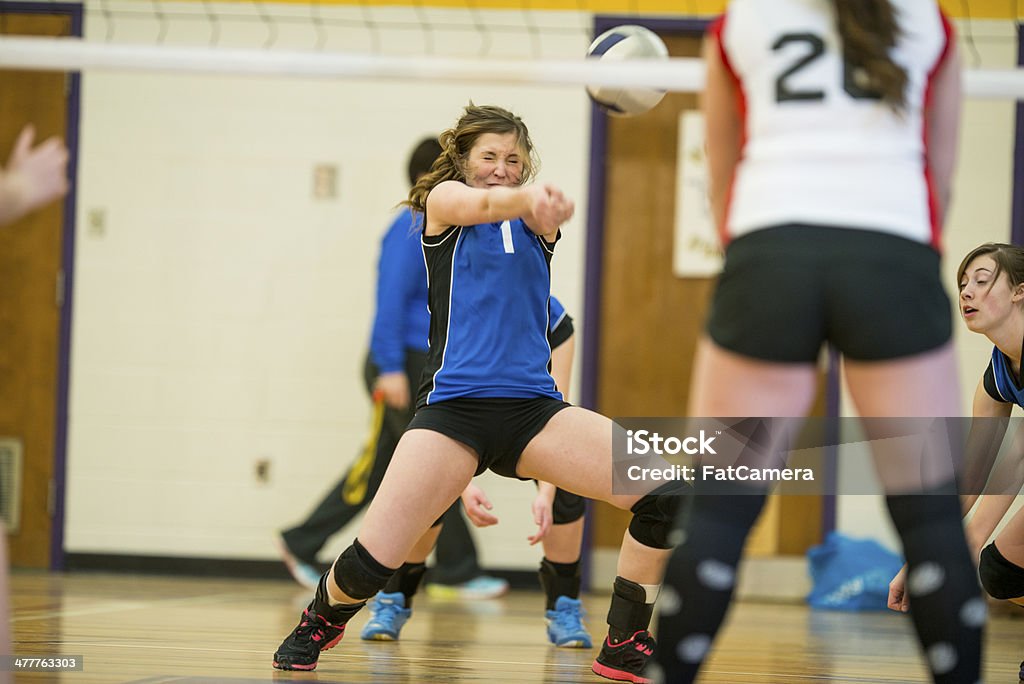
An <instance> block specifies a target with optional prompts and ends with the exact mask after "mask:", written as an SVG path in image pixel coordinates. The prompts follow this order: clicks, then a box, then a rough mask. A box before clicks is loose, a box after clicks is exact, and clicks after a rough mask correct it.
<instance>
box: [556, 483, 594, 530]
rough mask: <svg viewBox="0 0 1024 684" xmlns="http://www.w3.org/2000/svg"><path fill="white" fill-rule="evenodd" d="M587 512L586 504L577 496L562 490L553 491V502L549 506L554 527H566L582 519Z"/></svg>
mask: <svg viewBox="0 0 1024 684" xmlns="http://www.w3.org/2000/svg"><path fill="white" fill-rule="evenodd" d="M586 511H587V502H586V500H585V499H584V498H583V497H582V496H580V495H579V494H573V493H572V492H567V491H565V490H564V489H556V490H555V500H554V502H553V503H552V504H551V514H552V518H553V519H554V523H555V524H556V525H568V524H569V523H573V522H576V521H577V520H579V519H580V518H582V517H583V514H584V513H585V512H586Z"/></svg>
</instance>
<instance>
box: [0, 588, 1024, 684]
mask: <svg viewBox="0 0 1024 684" xmlns="http://www.w3.org/2000/svg"><path fill="white" fill-rule="evenodd" d="M308 599H309V593H308V592H307V591H305V590H303V589H301V588H299V587H298V586H297V585H295V584H293V583H291V582H290V581H284V580H281V581H253V580H238V581H232V580H223V579H197V578H174V577H150V576H146V577H137V576H131V575H119V574H111V575H105V574H73V575H55V574H47V573H31V572H17V571H16V572H14V573H13V575H12V577H11V600H12V639H13V642H14V649H13V650H14V652H15V655H22V656H43V655H78V656H84V670H83V671H81V672H67V673H62V674H54V673H45V674H26V673H20V674H19V675H18V676H17V678H16V681H18V682H22V681H24V682H73V683H74V684H86V683H89V684H91V683H94V682H96V683H103V684H107V683H110V682H136V683H138V684H143V683H144V684H170V683H177V684H181V683H184V682H189V683H199V682H203V683H211V684H216V683H223V684H246V683H255V682H292V681H294V682H319V683H322V684H329V683H332V682H372V683H374V684H391V683H407V684H421V683H425V682H444V683H448V682H480V683H487V684H495V683H515V684H523V683H529V682H544V683H550V684H563V683H568V682H594V683H597V682H605V681H608V680H605V679H602V678H600V677H597V676H596V675H594V674H592V673H591V672H590V663H591V661H592V659H593V657H594V655H595V654H596V651H595V650H575V649H558V648H554V647H551V646H549V645H548V644H547V641H546V638H545V633H544V623H543V621H542V619H541V612H542V608H543V599H542V596H541V594H540V593H539V592H513V593H511V594H510V595H508V596H506V597H504V598H502V599H498V600H493V601H476V602H456V601H451V602H442V601H436V600H432V599H430V598H429V597H427V596H426V595H422V596H419V597H417V598H416V602H415V604H414V609H415V613H414V615H413V617H412V619H411V620H410V621H409V622H408V623H407V624H406V626H405V629H404V630H403V632H402V640H401V641H399V642H390V643H388V642H363V641H360V640H359V630H360V629H361V628H362V625H363V623H364V622H365V621H366V614H367V611H363V612H362V613H360V614H359V615H358V616H356V618H354V619H353V621H352V626H351V628H350V630H349V634H348V635H347V636H346V637H345V639H344V640H343V641H342V642H341V644H339V646H337V647H336V648H334V649H333V650H331V651H328V652H326V653H324V654H323V656H322V657H321V659H320V666H319V667H318V668H317V670H316V672H313V673H302V672H294V673H288V672H279V671H277V670H274V669H272V668H271V665H270V662H271V657H272V655H273V653H274V650H275V648H276V647H277V645H278V643H279V642H280V641H281V639H283V638H284V636H285V635H286V634H287V633H288V632H289V631H290V630H291V628H292V627H293V626H294V625H295V623H296V621H297V618H298V615H299V612H300V611H301V609H302V607H303V606H304V605H305V604H306V602H307V601H308ZM585 605H586V607H587V610H588V611H589V615H588V625H589V627H590V631H591V634H593V635H594V637H595V639H596V640H599V639H600V638H602V637H603V635H604V617H605V611H606V610H607V606H608V597H607V596H600V595H598V596H588V597H586V599H585ZM1021 617H1024V609H1021ZM1022 637H1024V620H1022V619H1020V618H1018V617H1015V616H1014V614H1013V613H1009V612H1006V611H1003V610H999V611H996V612H995V613H994V614H993V615H992V617H991V618H990V621H989V631H988V639H987V641H988V645H987V652H986V667H985V675H986V676H985V681H986V682H989V684H999V683H1002V682H1006V683H1007V684H1017V670H1018V665H1019V663H1020V661H1021V659H1022V658H1024V638H1022ZM701 681H703V682H714V683H716V684H746V683H753V682H757V683H758V684H770V683H780V684H782V683H787V684H796V683H798V684H813V683H815V682H822V683H827V684H834V683H837V682H851V683H854V682H856V683H862V682H884V683H890V682H923V681H926V675H925V671H924V669H923V667H922V666H921V664H920V661H919V658H918V653H917V647H916V643H915V642H914V639H913V634H912V628H911V625H910V622H909V619H908V618H906V617H905V616H899V615H896V614H890V613H866V614H857V613H829V612H819V611H811V610H808V609H807V608H806V607H805V606H800V605H781V604H764V603H739V604H737V605H736V606H735V608H734V610H733V613H732V616H731V620H730V622H729V624H728V626H727V628H726V630H725V631H724V632H723V634H722V636H721V638H720V640H719V643H718V644H717V648H716V650H715V652H714V656H713V658H712V659H711V660H710V661H709V663H708V666H707V671H706V673H705V675H704V678H703V679H702V680H701Z"/></svg>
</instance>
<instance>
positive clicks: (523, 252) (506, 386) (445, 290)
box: [417, 219, 562, 406]
mask: <svg viewBox="0 0 1024 684" xmlns="http://www.w3.org/2000/svg"><path fill="white" fill-rule="evenodd" d="M422 243H423V255H424V260H425V262H426V265H427V282H428V297H429V306H430V351H429V352H428V354H427V365H426V369H425V370H424V373H423V382H422V383H421V386H420V392H419V398H418V401H417V406H425V405H428V404H436V403H438V402H441V401H446V400H449V399H455V398H458V397H476V398H509V399H522V398H530V397H553V398H555V399H561V398H562V394H561V393H560V392H559V391H558V390H557V389H556V388H555V381H554V379H553V378H552V377H551V373H550V363H551V346H550V344H549V342H548V330H549V329H550V327H551V309H550V305H549V302H550V286H551V285H550V284H551V272H550V266H549V265H550V261H551V255H552V253H553V252H554V243H550V244H549V243H547V242H545V241H544V240H543V239H542V238H540V237H539V236H537V235H536V234H534V233H533V232H532V231H531V230H530V229H529V228H527V227H526V224H525V223H523V221H522V219H515V220H513V221H501V222H498V223H485V224H480V225H475V226H452V227H451V228H449V229H448V230H446V231H445V232H444V233H442V234H440V235H431V236H427V235H424V236H423V237H422Z"/></svg>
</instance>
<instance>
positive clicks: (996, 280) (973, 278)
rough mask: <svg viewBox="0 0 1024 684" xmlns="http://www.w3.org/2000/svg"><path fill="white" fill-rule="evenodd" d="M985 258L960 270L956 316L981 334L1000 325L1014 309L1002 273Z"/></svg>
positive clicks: (977, 259) (980, 258)
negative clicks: (961, 317)
mask: <svg viewBox="0 0 1024 684" xmlns="http://www.w3.org/2000/svg"><path fill="white" fill-rule="evenodd" d="M997 271H998V267H997V266H996V262H995V260H994V259H992V258H991V257H989V256H979V257H978V258H976V259H974V260H973V261H971V263H969V264H968V265H967V268H966V269H964V276H963V278H962V279H961V281H960V313H961V315H962V316H963V317H964V322H965V323H966V324H967V327H968V328H970V329H971V330H975V331H977V332H981V331H982V330H984V329H988V328H989V327H991V326H992V325H996V324H998V323H1000V322H1001V321H1002V320H1003V319H1005V318H1006V317H1007V316H1008V315H1009V314H1010V312H1011V311H1012V310H1013V309H1014V308H1016V307H1017V304H1016V303H1015V302H1014V298H1013V292H1012V290H1011V288H1010V282H1009V279H1008V278H1007V276H1006V274H1005V273H999V275H998V276H996V275H995V274H996V272H997Z"/></svg>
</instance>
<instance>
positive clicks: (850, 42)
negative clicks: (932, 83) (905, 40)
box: [834, 0, 907, 111]
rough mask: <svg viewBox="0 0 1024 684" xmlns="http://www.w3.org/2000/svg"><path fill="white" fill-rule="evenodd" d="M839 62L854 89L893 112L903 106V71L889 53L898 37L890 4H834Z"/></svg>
mask: <svg viewBox="0 0 1024 684" xmlns="http://www.w3.org/2000/svg"><path fill="white" fill-rule="evenodd" d="M834 4H835V8H836V26H837V28H838V30H839V37H840V39H841V41H842V44H843V60H844V61H845V62H846V64H847V65H848V68H849V69H850V74H851V76H852V78H853V79H854V84H853V85H854V86H856V87H860V88H864V89H865V90H872V91H874V92H877V93H879V94H880V95H881V96H882V100H883V101H884V102H887V103H888V104H889V106H891V107H892V108H893V109H895V110H897V111H900V110H902V109H903V108H904V106H905V105H906V94H905V90H906V85H907V72H906V70H905V69H904V68H903V67H902V66H900V65H899V64H897V63H896V62H894V61H893V59H892V55H891V54H890V50H891V49H892V48H894V47H895V46H896V42H897V40H899V37H900V28H899V24H898V23H897V21H896V10H895V8H894V7H893V4H892V2H891V0H834Z"/></svg>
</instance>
